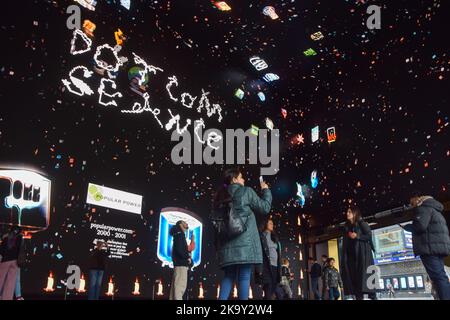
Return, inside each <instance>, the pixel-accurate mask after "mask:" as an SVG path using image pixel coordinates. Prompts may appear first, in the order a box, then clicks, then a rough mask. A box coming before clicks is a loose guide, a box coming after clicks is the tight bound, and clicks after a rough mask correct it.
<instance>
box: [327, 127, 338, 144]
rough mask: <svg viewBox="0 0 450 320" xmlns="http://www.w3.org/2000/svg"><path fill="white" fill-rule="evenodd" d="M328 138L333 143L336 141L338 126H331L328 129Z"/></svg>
mask: <svg viewBox="0 0 450 320" xmlns="http://www.w3.org/2000/svg"><path fill="white" fill-rule="evenodd" d="M327 139H328V143H332V142H335V141H336V128H335V127H331V128H328V129H327Z"/></svg>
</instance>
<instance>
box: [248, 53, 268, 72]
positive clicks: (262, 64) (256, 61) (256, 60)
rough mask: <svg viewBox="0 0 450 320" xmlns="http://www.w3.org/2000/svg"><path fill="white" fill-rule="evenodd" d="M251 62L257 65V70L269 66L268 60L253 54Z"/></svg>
mask: <svg viewBox="0 0 450 320" xmlns="http://www.w3.org/2000/svg"><path fill="white" fill-rule="evenodd" d="M249 61H250V63H251V64H252V66H254V67H255V69H256V70H258V71H261V70H264V69H266V68H267V67H269V65H268V64H267V62H265V61H264V60H263V59H261V58H260V57H258V56H253V57H251V58H250V59H249Z"/></svg>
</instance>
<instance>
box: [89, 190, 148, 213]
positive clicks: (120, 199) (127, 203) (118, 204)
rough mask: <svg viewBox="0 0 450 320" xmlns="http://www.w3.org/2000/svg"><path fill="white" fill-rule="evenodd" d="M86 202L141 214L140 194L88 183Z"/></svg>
mask: <svg viewBox="0 0 450 320" xmlns="http://www.w3.org/2000/svg"><path fill="white" fill-rule="evenodd" d="M86 203H88V204H93V205H96V206H100V207H105V208H110V209H116V210H120V211H126V212H131V213H135V214H141V210H142V196H140V195H137V194H134V193H129V192H125V191H120V190H116V189H112V188H108V187H105V186H100V185H97V184H93V183H89V186H88V192H87V197H86Z"/></svg>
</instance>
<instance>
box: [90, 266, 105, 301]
mask: <svg viewBox="0 0 450 320" xmlns="http://www.w3.org/2000/svg"><path fill="white" fill-rule="evenodd" d="M103 272H104V271H103V270H94V269H92V270H91V271H90V272H89V292H88V299H89V300H98V299H99V297H100V290H101V289H102V280H103Z"/></svg>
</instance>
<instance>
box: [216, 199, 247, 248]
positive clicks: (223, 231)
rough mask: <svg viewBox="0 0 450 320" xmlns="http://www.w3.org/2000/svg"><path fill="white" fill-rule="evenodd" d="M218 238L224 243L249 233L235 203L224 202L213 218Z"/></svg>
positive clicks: (230, 201)
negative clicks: (235, 207) (235, 208)
mask: <svg viewBox="0 0 450 320" xmlns="http://www.w3.org/2000/svg"><path fill="white" fill-rule="evenodd" d="M212 223H213V226H214V228H215V230H216V235H217V237H218V238H219V239H220V240H222V241H230V240H232V239H234V238H236V237H237V236H239V235H241V234H242V233H244V232H245V231H247V225H246V224H245V223H244V221H243V220H242V217H241V216H240V215H239V214H238V213H237V212H236V211H235V210H234V207H233V201H232V200H231V199H229V201H227V202H224V203H223V205H222V206H221V207H220V208H218V209H217V212H216V214H215V215H214V216H213V218H212Z"/></svg>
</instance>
